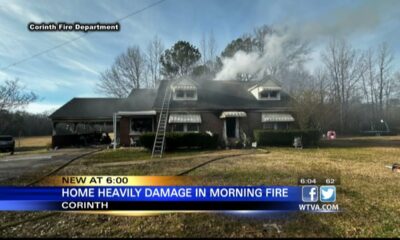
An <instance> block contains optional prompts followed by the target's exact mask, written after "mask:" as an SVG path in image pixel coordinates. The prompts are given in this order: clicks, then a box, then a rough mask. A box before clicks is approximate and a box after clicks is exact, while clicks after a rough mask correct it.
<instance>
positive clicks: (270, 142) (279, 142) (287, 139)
mask: <svg viewBox="0 0 400 240" xmlns="http://www.w3.org/2000/svg"><path fill="white" fill-rule="evenodd" d="M320 135H321V134H320V132H319V131H318V130H316V129H307V130H292V129H291V130H255V131H254V137H255V139H256V141H257V144H258V145H259V146H292V144H293V140H294V138H295V137H301V139H302V143H303V146H316V145H317V144H318V141H319V139H320Z"/></svg>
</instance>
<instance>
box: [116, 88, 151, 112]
mask: <svg viewBox="0 0 400 240" xmlns="http://www.w3.org/2000/svg"><path fill="white" fill-rule="evenodd" d="M156 95H157V89H133V90H132V91H131V93H130V94H129V96H128V97H127V98H126V100H125V101H123V103H122V105H121V107H120V109H118V111H145V110H152V109H153V105H154V100H155V98H156Z"/></svg>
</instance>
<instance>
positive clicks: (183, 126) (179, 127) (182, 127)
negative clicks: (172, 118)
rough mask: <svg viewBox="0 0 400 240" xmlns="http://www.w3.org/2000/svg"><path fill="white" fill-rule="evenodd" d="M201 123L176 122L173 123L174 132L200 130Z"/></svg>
mask: <svg viewBox="0 0 400 240" xmlns="http://www.w3.org/2000/svg"><path fill="white" fill-rule="evenodd" d="M199 130H200V124H198V123H175V124H173V125H172V131H173V132H199Z"/></svg>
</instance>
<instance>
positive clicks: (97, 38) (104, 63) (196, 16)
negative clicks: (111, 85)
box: [0, 0, 400, 113]
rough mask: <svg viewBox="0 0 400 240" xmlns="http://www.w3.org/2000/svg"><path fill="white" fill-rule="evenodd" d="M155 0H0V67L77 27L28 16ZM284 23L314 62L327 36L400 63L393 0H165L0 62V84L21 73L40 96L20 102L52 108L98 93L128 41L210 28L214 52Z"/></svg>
mask: <svg viewBox="0 0 400 240" xmlns="http://www.w3.org/2000/svg"><path fill="white" fill-rule="evenodd" d="M154 2H157V0H133V1H132V0H35V1H30V0H13V1H11V0H0V69H2V68H3V67H6V66H8V65H10V64H13V63H15V62H19V61H20V60H21V59H25V58H27V57H30V56H33V55H35V54H37V53H38V52H41V51H43V50H46V49H49V48H52V47H54V46H56V45H58V44H61V43H63V42H65V41H68V40H70V39H73V38H76V37H79V36H80V35H82V34H84V33H82V32H31V31H28V28H27V25H28V23H29V22H36V23H41V22H69V23H74V22H82V23H96V22H105V23H106V22H115V20H116V19H119V18H121V17H124V16H126V15H128V14H130V13H132V12H134V11H136V10H140V9H142V8H144V7H146V6H148V5H150V4H152V3H154ZM264 24H267V25H272V26H286V27H288V28H290V29H293V30H295V31H296V32H297V33H298V34H299V35H300V36H302V37H304V38H305V39H307V40H309V41H310V42H311V43H312V44H311V46H312V50H313V51H312V52H311V54H310V61H309V62H308V63H307V66H308V67H309V68H310V69H312V68H313V67H316V66H318V65H319V64H320V59H319V57H320V51H321V50H322V49H323V48H324V46H325V45H326V43H327V42H328V41H329V40H330V39H332V38H345V39H347V40H349V41H350V42H351V43H352V44H353V46H355V47H356V48H358V49H366V48H369V47H376V46H377V45H379V44H380V43H382V42H386V43H388V45H389V46H390V47H391V48H392V50H393V53H394V56H395V61H394V67H398V68H399V69H400V64H399V63H400V44H399V39H400V31H399V29H400V1H398V0H379V1H378V0H340V1H339V0H335V1H334V0H332V1H324V0H318V1H317V0H230V1H226V0H166V1H164V2H162V3H161V4H159V5H156V6H154V7H152V8H149V9H147V10H145V11H143V12H141V13H139V14H136V15H133V16H131V17H129V18H127V19H125V20H123V21H120V25H121V31H119V32H93V33H90V34H87V35H86V36H85V37H82V38H80V39H79V40H77V41H74V42H71V43H70V44H66V45H64V46H62V47H60V48H57V49H55V50H52V51H49V52H47V53H45V54H43V55H40V56H37V57H33V58H31V59H29V60H26V61H23V62H20V63H18V64H16V65H14V66H11V67H8V68H6V69H3V70H0V84H2V83H3V82H4V81H5V80H7V79H15V78H18V79H20V81H21V83H22V84H23V85H24V86H25V87H26V89H28V90H30V91H33V92H35V93H36V94H37V95H39V100H38V101H36V102H34V103H32V104H30V105H28V106H27V107H26V108H25V110H26V111H29V112H33V113H40V112H44V111H53V110H55V109H57V108H58V107H60V106H62V105H63V104H65V103H66V102H68V101H69V100H71V99H72V98H73V97H102V95H101V94H99V93H97V92H96V83H97V82H98V81H99V73H101V72H103V71H104V70H106V69H107V68H108V67H110V66H111V65H112V63H113V61H114V59H115V57H117V56H118V55H119V54H121V53H123V52H124V51H125V50H126V49H127V47H129V46H132V45H138V46H140V47H141V49H143V50H144V49H146V47H147V45H148V43H149V42H150V41H151V40H152V39H153V38H154V36H155V35H157V36H158V37H159V38H161V39H162V41H163V43H164V45H165V47H166V48H169V47H171V46H172V45H173V44H174V43H175V42H176V41H179V40H186V41H189V42H191V43H192V44H193V45H195V46H197V47H200V41H201V38H202V35H203V34H208V33H210V32H211V31H212V32H213V34H214V37H215V39H216V46H217V49H218V52H221V51H222V50H223V49H224V47H225V46H226V45H227V44H228V43H229V42H230V41H232V40H233V39H236V38H238V37H240V36H241V35H243V34H245V33H251V32H252V31H253V29H254V28H255V27H258V26H261V25H264Z"/></svg>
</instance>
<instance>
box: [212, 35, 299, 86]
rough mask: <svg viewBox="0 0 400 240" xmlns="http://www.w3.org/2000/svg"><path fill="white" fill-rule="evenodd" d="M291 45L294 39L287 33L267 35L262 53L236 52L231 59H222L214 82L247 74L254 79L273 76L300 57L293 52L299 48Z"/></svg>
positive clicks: (255, 51)
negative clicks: (221, 65)
mask: <svg viewBox="0 0 400 240" xmlns="http://www.w3.org/2000/svg"><path fill="white" fill-rule="evenodd" d="M293 43H296V41H295V38H294V37H292V35H291V34H289V33H288V32H283V31H281V32H277V33H274V34H272V35H271V34H268V35H266V36H265V38H264V47H263V49H264V50H263V51H262V52H260V51H257V50H254V51H252V52H249V53H246V52H244V51H238V52H236V53H235V54H234V55H233V56H232V57H231V58H222V64H223V68H222V70H221V71H220V72H218V73H217V75H216V77H215V80H234V79H236V78H237V76H238V74H247V75H250V76H252V77H253V78H255V79H261V78H262V77H263V76H265V75H275V74H276V73H277V71H279V69H280V68H282V67H288V64H291V63H292V62H293V60H296V59H298V58H299V57H300V56H295V55H296V52H294V51H298V50H299V48H298V47H299V46H297V45H296V44H293ZM298 55H301V53H299V54H298ZM288 58H291V59H288Z"/></svg>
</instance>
